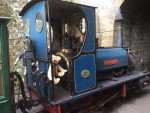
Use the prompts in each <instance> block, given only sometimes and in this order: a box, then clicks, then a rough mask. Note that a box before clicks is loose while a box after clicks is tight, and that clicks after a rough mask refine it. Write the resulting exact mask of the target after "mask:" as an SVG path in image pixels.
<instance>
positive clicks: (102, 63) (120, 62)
mask: <svg viewBox="0 0 150 113" xmlns="http://www.w3.org/2000/svg"><path fill="white" fill-rule="evenodd" d="M96 64H97V71H103V70H108V69H114V68H120V67H127V66H128V54H127V52H126V50H125V49H123V48H105V49H103V48H100V49H96Z"/></svg>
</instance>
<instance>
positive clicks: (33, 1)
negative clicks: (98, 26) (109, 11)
mask: <svg viewBox="0 0 150 113" xmlns="http://www.w3.org/2000/svg"><path fill="white" fill-rule="evenodd" d="M41 1H45V2H48V1H49V3H50V4H53V5H51V6H59V7H60V6H62V7H64V8H65V7H67V6H78V7H81V6H84V7H90V8H96V7H94V6H87V5H83V4H78V3H71V2H66V1H61V0H31V1H30V2H28V3H27V4H26V5H25V6H24V7H23V9H22V10H21V12H20V14H19V15H20V16H23V15H24V14H25V13H26V12H27V11H28V10H29V9H30V8H31V7H32V6H34V5H35V4H37V3H39V2H41Z"/></svg>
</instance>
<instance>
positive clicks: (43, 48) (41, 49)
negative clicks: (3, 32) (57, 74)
mask: <svg viewBox="0 0 150 113" xmlns="http://www.w3.org/2000/svg"><path fill="white" fill-rule="evenodd" d="M38 12H41V14H42V16H43V20H44V22H43V23H44V26H43V28H42V31H41V32H38V31H37V30H36V24H35V21H36V14H37V13H38ZM26 19H29V23H30V34H29V35H30V38H31V40H32V41H33V43H34V47H35V57H39V58H47V57H48V55H47V42H46V17H45V3H44V2H39V3H37V4H35V5H34V6H33V7H31V8H30V9H29V10H28V11H27V12H26V13H25V14H24V15H23V22H24V23H25V21H26ZM29 56H31V55H29ZM38 68H39V70H40V71H44V72H46V73H47V71H48V64H47V63H46V62H43V61H38ZM27 69H28V83H29V85H30V86H32V83H33V80H32V75H31V73H32V70H31V60H27ZM40 87H41V92H42V95H44V81H43V80H41V81H40Z"/></svg>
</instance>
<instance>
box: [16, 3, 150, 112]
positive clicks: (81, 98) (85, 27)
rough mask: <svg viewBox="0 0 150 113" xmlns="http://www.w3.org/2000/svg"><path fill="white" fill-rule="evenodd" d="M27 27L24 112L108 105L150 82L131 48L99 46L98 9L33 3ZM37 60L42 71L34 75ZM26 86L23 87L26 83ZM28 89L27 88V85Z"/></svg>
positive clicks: (23, 13) (27, 14) (24, 11)
mask: <svg viewBox="0 0 150 113" xmlns="http://www.w3.org/2000/svg"><path fill="white" fill-rule="evenodd" d="M20 16H22V18H23V24H24V42H25V50H26V59H27V88H28V90H29V91H30V94H31V96H30V98H28V97H26V95H25V94H24V92H23V94H24V95H23V96H24V97H23V99H24V101H21V102H20V103H19V105H20V106H21V107H20V108H21V110H22V111H23V112H26V109H29V108H31V107H32V106H36V105H39V104H41V105H43V107H44V108H45V109H47V111H48V112H49V113H74V112H78V111H79V110H83V111H84V110H85V108H86V110H87V108H88V109H92V108H93V106H96V105H98V104H97V103H99V105H100V106H101V107H102V106H103V105H104V104H105V103H107V102H108V101H110V100H112V99H114V98H116V97H118V96H123V97H125V96H126V92H127V90H129V89H132V88H135V87H138V88H139V87H141V86H143V85H144V84H148V83H149V81H148V80H149V74H148V73H147V72H145V73H143V72H139V71H135V70H134V66H133V65H134V63H133V60H132V56H131V54H130V53H129V52H128V51H127V49H126V48H123V47H117V48H104V47H98V45H97V41H98V40H97V39H96V28H95V23H96V22H95V7H91V6H86V5H81V4H76V3H69V2H64V1H58V0H32V1H30V2H29V3H28V4H26V5H25V6H24V8H23V9H22V11H21V12H20ZM32 61H36V63H37V66H38V70H37V72H32V65H31V64H32ZM22 85H23V84H22ZM22 91H23V87H22Z"/></svg>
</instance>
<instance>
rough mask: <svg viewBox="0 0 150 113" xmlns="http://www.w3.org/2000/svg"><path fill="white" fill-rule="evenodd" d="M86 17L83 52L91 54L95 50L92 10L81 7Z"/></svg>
mask: <svg viewBox="0 0 150 113" xmlns="http://www.w3.org/2000/svg"><path fill="white" fill-rule="evenodd" d="M82 8H83V10H84V12H85V14H86V17H87V32H86V33H87V38H86V43H85V47H84V49H83V51H84V52H92V51H94V50H95V22H94V21H95V18H94V17H95V16H94V9H93V8H89V7H82Z"/></svg>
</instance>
